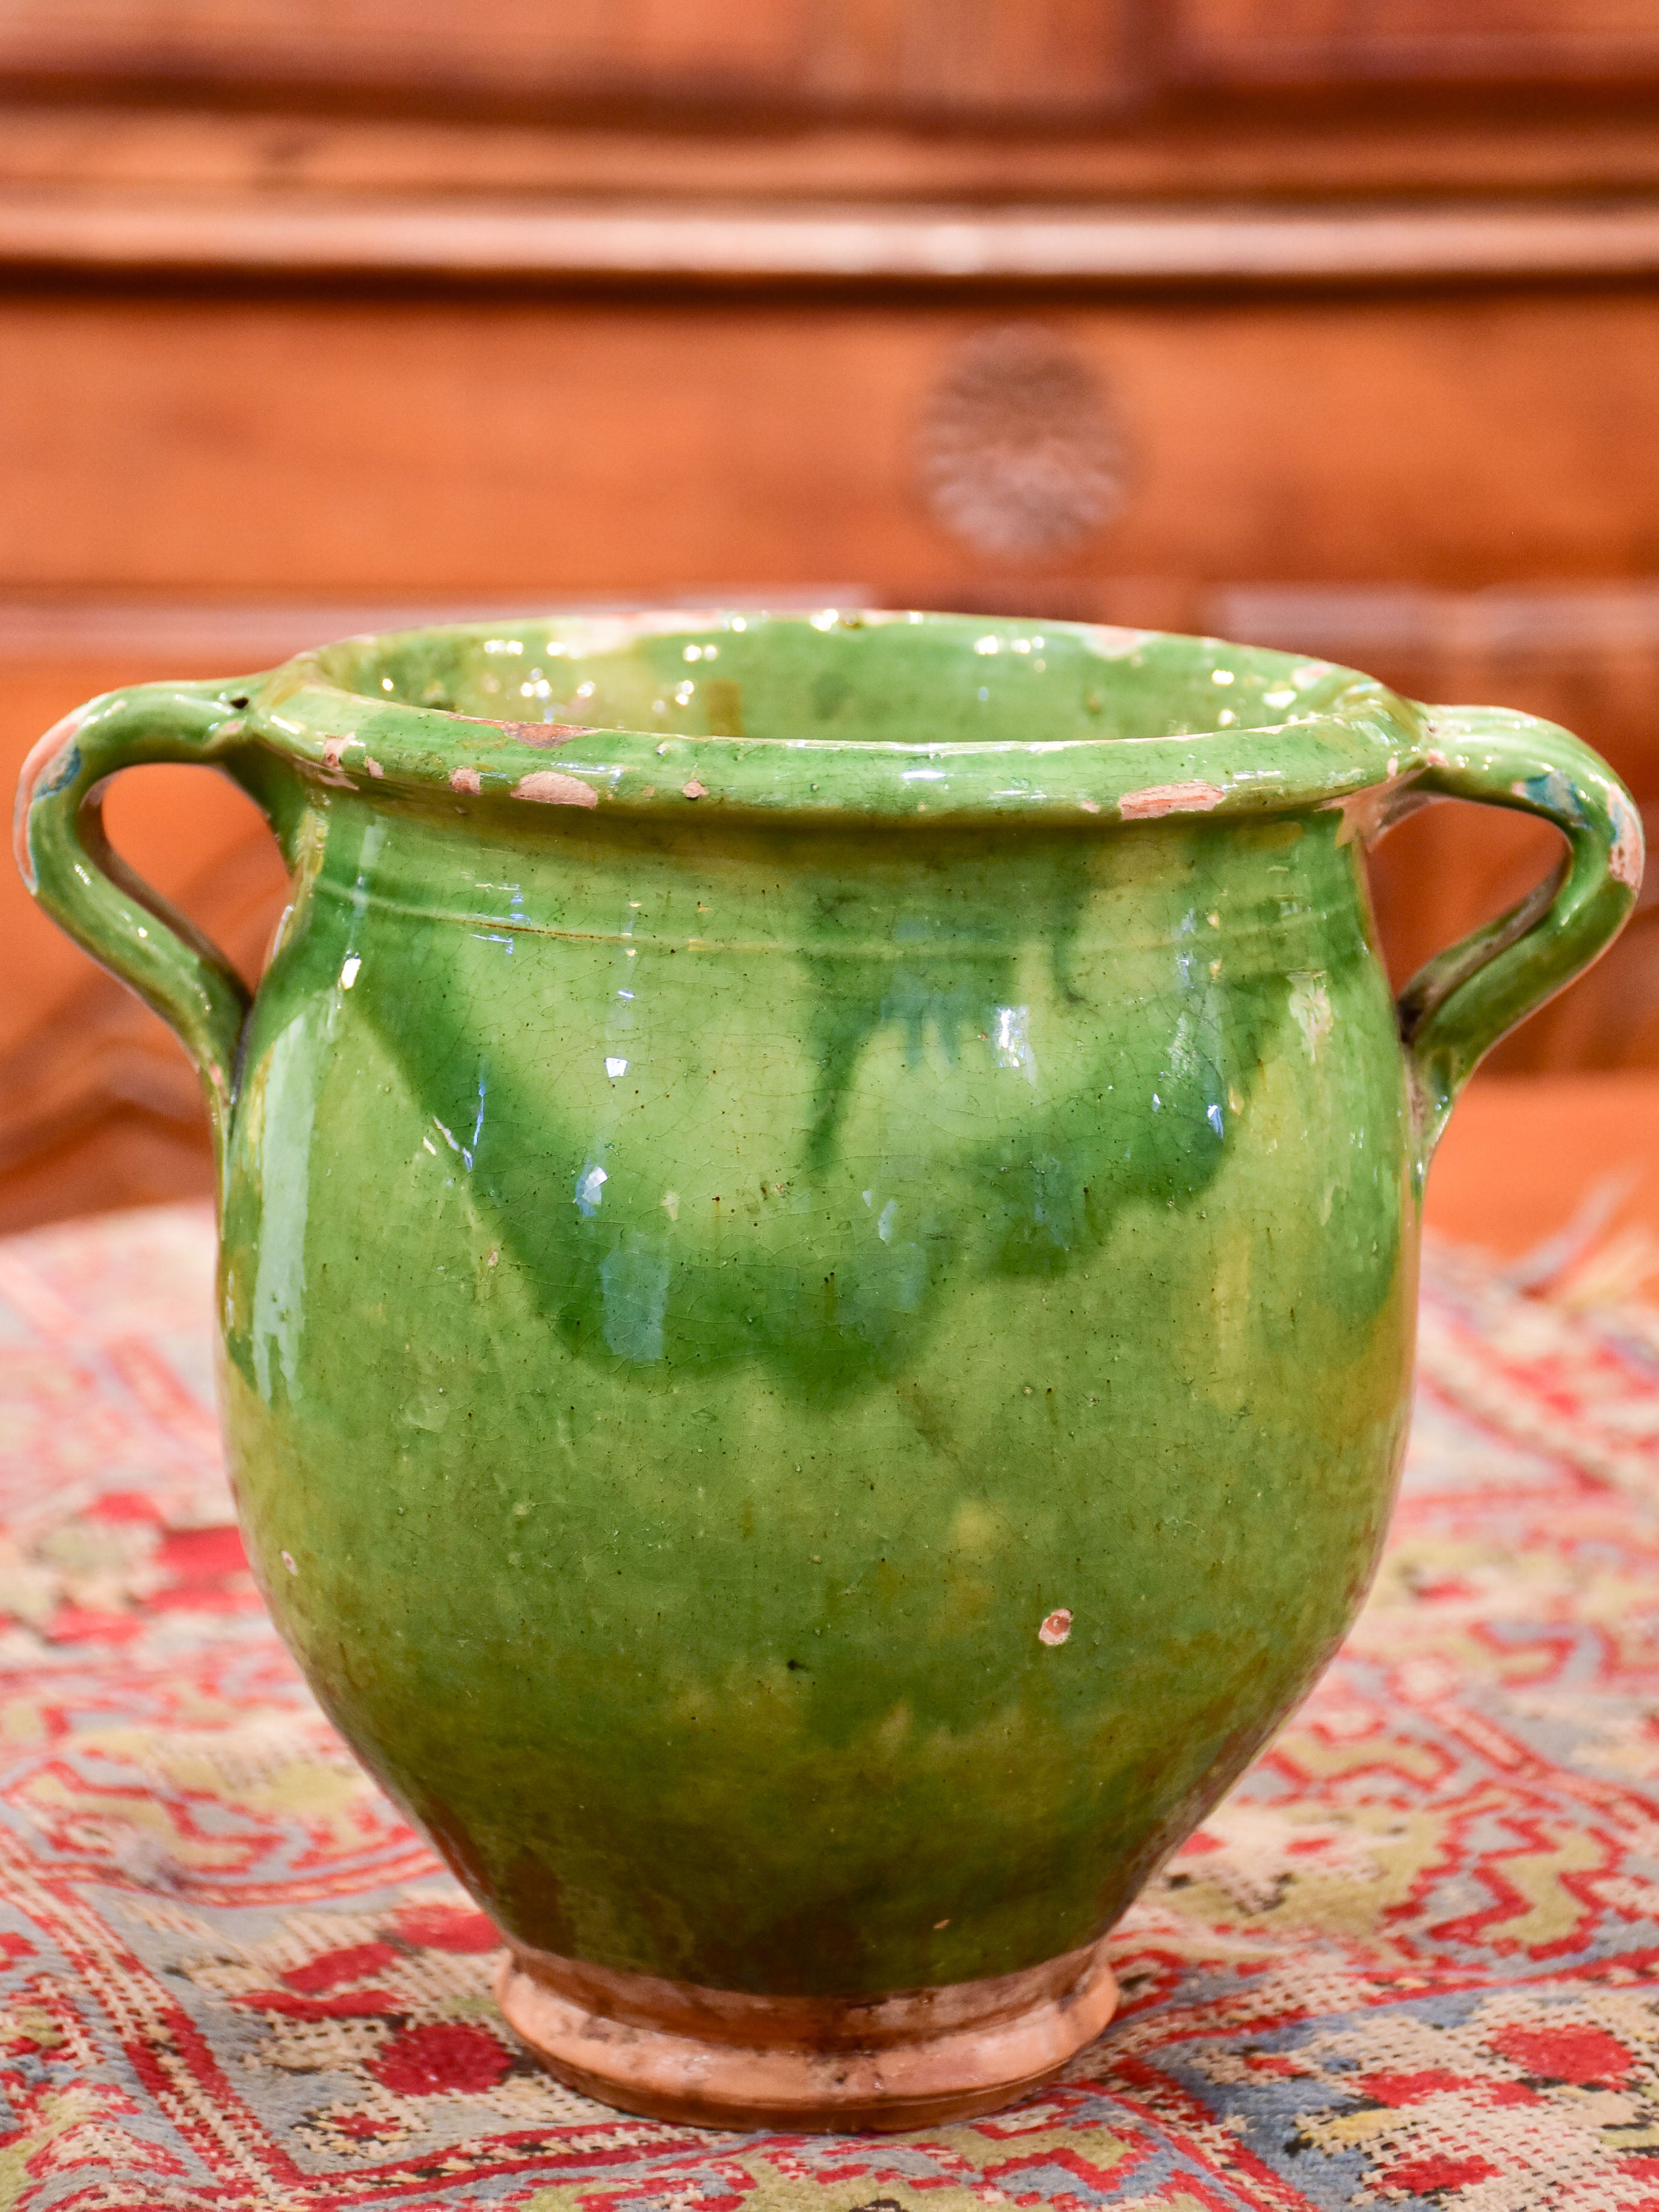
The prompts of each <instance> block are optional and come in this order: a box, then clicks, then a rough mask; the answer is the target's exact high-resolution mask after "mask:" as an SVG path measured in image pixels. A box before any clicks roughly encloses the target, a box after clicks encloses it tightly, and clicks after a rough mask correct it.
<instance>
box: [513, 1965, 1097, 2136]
mask: <svg viewBox="0 0 1659 2212" xmlns="http://www.w3.org/2000/svg"><path fill="white" fill-rule="evenodd" d="M495 1994H496V1996H497V1998H498V2000H499V2001H500V2003H501V2010H502V2012H503V2013H504V2014H505V2015H506V2016H507V2020H508V2021H509V2022H510V2023H511V2024H512V2026H513V2027H515V2028H516V2029H517V2030H518V2032H519V2033H520V2035H521V2036H522V2037H523V2038H524V2039H525V2041H526V2043H527V2044H528V2045H530V2047H531V2049H532V2051H534V2052H535V2054H536V2056H537V2057H538V2058H539V2059H540V2060H541V2061H542V2063H543V2064H544V2066H546V2067H547V2069H549V2071H550V2072H551V2073H553V2074H556V2075H557V2076H558V2078H559V2079H560V2081H564V2082H568V2084H569V2086H570V2087H572V2088H573V2089H580V2090H582V2091H583V2092H584V2093H586V2095H588V2096H590V2097H598V2098H600V2099H602V2100H603V2101H604V2102H605V2103H606V2104H608V2105H619V2106H622V2108H623V2111H624V2112H644V2113H647V2114H649V2115H650V2116H651V2117H652V2118H654V2119H664V2120H695V2121H697V2122H700V2123H701V2124H702V2125H704V2126H706V2127H716V2128H753V2127H774V2128H786V2129H791V2130H794V2129H854V2128H878V2129H886V2130H890V2129H896V2128H913V2127H930V2126H933V2125H934V2124H937V2123H939V2122H940V2121H943V2120H959V2119H964V2118H968V2117H969V2115H970V2114H972V2113H975V2112H993V2111H994V2110H995V2108H996V2107H997V2106H999V2105H1006V2104H1007V2103H1008V2102H1009V2101H1010V2100H1012V2099H1013V2098H1015V2097H1018V2096H1019V2095H1020V2094H1021V2093H1022V2092H1024V2090H1027V2089H1032V2088H1035V2087H1037V2085H1038V2084H1039V2083H1041V2082H1043V2081H1048V2078H1049V2077H1050V2075H1054V2074H1056V2073H1058V2071H1059V2070H1060V2068H1061V2067H1062V2066H1063V2065H1064V2064H1065V2063H1066V2060H1067V2059H1068V2058H1070V2057H1072V2056H1073V2053H1074V2052H1076V2051H1080V2050H1081V2049H1082V2048H1083V2046H1084V2045H1085V2043H1089V2042H1091V2041H1092V2040H1093V2039H1094V2038H1095V2037H1096V2036H1097V2035H1098V2034H1099V2033H1100V2031H1101V2029H1102V2028H1103V2027H1105V2025H1106V2023H1107V2021H1109V2020H1110V2018H1111V2016H1112V2015H1113V2013H1114V2012H1115V2010H1116V2008H1117V1984H1116V1983H1115V1981H1114V1980H1113V1978H1112V1972H1111V1969H1110V1967H1109V1966H1108V1965H1107V1964H1106V1960H1105V1954H1104V1951H1103V1948H1102V1946H1101V1945H1099V1944H1091V1946H1090V1947H1089V1948H1087V1949H1086V1950H1082V1951H1071V1952H1068V1953H1067V1954H1066V1956H1065V1957H1063V1958H1060V1959H1050V1960H1048V1962H1047V1964H1046V1965H1044V1966H1031V1967H1028V1968H1027V1969H1026V1970H1025V1971H1024V1972H1023V1973H1018V1974H1001V1975H998V1976H996V1977H995V1978H993V1979H989V1980H986V1981H979V1982H951V1983H948V1984H945V1987H943V1988H942V1989H933V1990H904V1991H902V1992H901V1993H900V1994H898V1995H897V1996H886V1997H870V1998H846V1997H770V1996H744V1995H741V1994H739V1993H738V1992H736V1991H734V1990H710V1989H702V1988H699V1987H697V1986H696V1984H692V1983H690V1982H665V1981H658V1980H656V1979H655V1978H653V1976H651V1975H648V1974H621V1973H613V1972H610V1971H609V1970H608V1969H606V1968H605V1967H603V1966H586V1965H585V1964H583V1962H582V1961H581V1960H577V1959H561V1958H556V1957H555V1956H554V1955H553V1954H551V1953H550V1952H546V1951H532V1950H529V1949H527V1948H520V1947H519V1946H517V1945H515V1946H514V1947H513V1953H512V1954H511V1955H510V1956H509V1958H508V1959H507V1962H506V1964H505V1965H504V1966H502V1968H501V1972H500V1975H499V1976H498V1978H497V1979H496V1984H495Z"/></svg>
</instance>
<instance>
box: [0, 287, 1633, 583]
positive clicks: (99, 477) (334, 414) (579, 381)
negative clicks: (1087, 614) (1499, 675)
mask: <svg viewBox="0 0 1659 2212" xmlns="http://www.w3.org/2000/svg"><path fill="white" fill-rule="evenodd" d="M996 319H997V317H996V315H995V313H994V311H993V312H991V313H985V312H981V313H973V312H971V311H964V310H963V309H961V308H949V307H927V306H925V305H918V304H916V303H915V302H907V301H896V302H893V303H891V304H885V303H884V304H882V305H880V306H879V307H876V306H873V305H872V306H860V305H858V304H856V303H854V304H845V303H836V302H825V303H822V304H818V305H811V304H803V303H799V302H793V303H792V302H790V301H787V300H785V301H779V300H776V299H775V298H766V297H757V298H756V299H754V300H752V301H749V302H747V303H744V305H742V306H741V307H732V306H731V305H729V304H726V303H716V302H696V301H680V302H676V303H669V302H663V303H661V304H650V303H639V302H635V303H629V304H606V303H604V302H596V301H587V302H583V301H579V300H564V301H548V302H545V303H534V302H524V303H513V302H508V301H499V300H483V301H477V302H475V303H473V304H471V305H470V306H469V307H468V308H467V309H466V310H465V312H454V311H452V310H451V309H450V308H448V307H446V306H444V305H443V304H441V303H436V302H432V301H413V300H403V301H398V300H385V301H379V302H374V303H368V302H353V301H306V300H299V299H283V298H240V299H238V298H229V299H216V300H208V299H202V298H177V299H171V300H169V299H165V298H161V297H150V296H132V297H128V298H109V297H103V298H97V297H83V298H65V297H58V296H47V295H39V296H34V297H30V296H27V295H21V294H17V293H14V294H13V295H11V296H10V297H9V298H5V299H0V413H3V417H4V419H5V421H6V422H7V424H8V451H7V457H6V463H5V491H4V496H3V498H0V587H5V588H11V589H30V590H36V591H40V590H51V589H54V588H58V587H66V588H72V589H76V590H115V591H122V592H133V591H135V590H137V591H155V592H178V591H186V592H189V591H195V592H208V593H215V594H219V595H234V594H236V593H248V592H352V593H366V592H384V593H387V594H392V593H414V594H418V595H421V596H424V597H428V598H429V597H430V596H431V595H432V592H433V586H434V582H435V580H436V579H441V580H442V584H443V587H444V589H445V590H446V591H447V592H448V593H450V594H452V595H465V596H471V597H476V596H478V595H479V594H481V593H489V592H499V591H501V590H503V589H505V590H507V591H510V592H513V594H515V595H522V594H523V593H524V592H526V590H529V591H532V592H535V593H537V594H538V595H540V596H556V597H570V596H575V597H590V596H593V595H597V594H611V593H623V594H626V595H629V596H641V595H643V596H647V597H650V596H663V595H666V596H669V597H678V596H681V595H682V594H683V593H684V592H686V591H688V590H697V591H703V590H715V591H718V590H719V589H720V586H723V585H726V586H729V585H730V584H731V583H732V580H745V579H746V580H750V581H751V582H752V581H754V580H773V581H775V582H778V583H781V584H789V583H795V584H802V583H805V582H807V581H809V580H815V579H816V578H818V577H822V576H823V575H826V574H842V575H851V576H860V575H862V576H866V577H874V578H876V579H878V580H884V581H885V582H886V583H887V584H889V585H892V586H898V585H901V584H904V583H905V582H906V581H907V580H908V583H909V584H910V585H911V586H914V585H915V583H916V582H917V580H927V581H928V583H929V584H930V586H931V585H937V586H939V587H940V588H945V587H950V588H952V589H953V590H954V589H964V590H971V589H973V588H974V587H975V586H977V585H978V584H979V583H980V582H981V580H982V579H981V576H980V574H979V572H978V570H977V568H976V567H975V564H974V562H971V561H970V560H969V558H968V557H967V556H965V555H964V554H963V551H962V550H961V549H960V548H958V547H956V546H954V545H953V544H952V542H951V539H950V538H949V536H948V534H947V533H946V532H945V531H944V529H943V527H942V526H940V525H939V524H938V523H936V522H934V521H933V520H932V519H931V517H930V514H929V513H928V510H927V507H926V506H925V505H924V503H923V501H922V499H921V494H920V490H919V488H918V480H917V464H916V447H915V441H916V436H917V428H918V424H919V422H920V421H921V416H922V413H923V410H924V409H925V407H926V405H927V400H928V397H929V395H930V393H931V392H933V390H934V389H935V387H936V386H937V384H938V382H939V379H940V378H941V377H942V376H943V375H945V374H946V373H947V371H948V368H949V366H950V363H951V361H952V359H953V357H954V355H955V351H956V349H957V348H958V347H959V346H960V345H961V344H962V343H963V342H964V341H965V340H966V339H967V338H968V337H969V336H970V335H971V334H972V333H974V332H975V331H978V330H982V329H984V328H985V327H987V325H988V324H994V322H995V321H996ZM1040 325H1041V327H1042V328H1044V329H1045V330H1047V331H1051V332H1052V333H1054V335H1055V336H1056V337H1058V338H1059V339H1060V340H1062V341H1064V342H1065V343H1067V344H1069V345H1071V346H1073V347H1074V348H1075V349H1077V350H1078V351H1079V354H1080V355H1081V356H1083V357H1084V358H1085V360H1086V361H1087V362H1088V363H1089V364H1090V365H1091V368H1092V369H1093V370H1094V372H1095V374H1096V375H1097V378H1098V380H1099V381H1100V382H1101V384H1102V385H1103V387H1104V389H1105V391H1106V392H1108V394H1109V395H1110V398H1111V399H1112V403H1113V404H1114V406H1115V410H1116V413H1117V416H1118V417H1119V420H1120V422H1121V430H1122V435H1123V439H1124V442H1125V445H1126V447H1127V452H1128V454H1129V456H1130V463H1131V471H1132V483H1131V486H1130V495H1129V497H1128V500H1127V505H1126V506H1125V507H1124V509H1123V512H1122V514H1121V519H1120V520H1118V522H1117V523H1116V524H1115V526H1113V528H1112V529H1111V531H1110V532H1108V533H1107V534H1106V535H1104V536H1103V537H1102V538H1099V539H1098V540H1097V541H1096V542H1094V543H1093V544H1091V545H1089V546H1088V547H1086V548H1085V549H1083V550H1080V551H1079V554H1078V555H1077V556H1075V558H1074V559H1073V561H1072V562H1071V563H1070V565H1069V567H1068V568H1067V570H1066V576H1067V577H1068V578H1069V580H1071V581H1072V582H1073V583H1075V584H1078V585H1079V586H1081V585H1085V584H1087V585H1090V586H1091V587H1093V586H1099V585H1103V584H1104V583H1105V582H1106V581H1108V580H1110V579H1111V578H1113V577H1115V576H1118V575H1123V574H1127V575H1131V576H1133V575H1137V574H1139V575H1146V576H1155V577H1156V576H1163V577H1172V578H1179V577H1183V576H1184V577H1190V578H1203V577H1205V576H1206V575H1208V576H1216V575H1222V576H1225V575H1228V574H1231V575H1236V576H1254V577H1257V578H1261V579H1262V580H1272V579H1273V578H1276V577H1277V578H1283V579H1286V580H1300V579H1302V578H1305V577H1306V576H1308V575H1310V574H1325V575H1335V576H1346V577H1348V578H1352V579H1355V580H1361V579H1367V578H1369V579H1376V580H1385V579H1389V578H1391V577H1395V576H1397V575H1398V574H1400V571H1401V562H1402V561H1406V560H1408V561H1409V562H1410V567H1411V570H1412V572H1413V574H1415V575H1416V576H1418V577H1420V578H1422V579H1424V580H1428V581H1431V582H1438V583H1442V584H1451V585H1463V584H1466V583H1468V582H1472V581H1474V580H1496V579H1498V578H1502V577H1504V576H1510V577H1528V576H1540V575H1541V576H1551V575H1554V576H1560V577H1570V576H1573V575H1579V576H1607V575H1618V574H1632V573H1635V574H1643V573H1647V572H1650V571H1659V524H1656V520H1655V518H1656V517H1659V435H1656V433H1659V385H1656V381H1655V379H1654V377H1653V374H1652V362H1653V360H1654V359H1655V358H1656V356H1659V298H1656V297H1654V296H1652V295H1648V294H1644V295H1627V296H1617V295H1577V296H1565V297H1559V298H1558V297H1551V296H1547V295H1510V296H1500V297H1493V298H1489V299H1485V300H1474V301H1471V300H1462V301H1455V300H1452V299H1437V298H1435V297H1432V296H1425V297H1420V298H1413V299H1409V300H1403V301H1399V302H1397V303H1389V302H1387V301H1375V300H1374V301H1364V300H1357V299H1347V300H1345V299H1342V298H1340V297H1335V298H1320V299H1313V300H1310V301H1307V302H1306V303H1305V304H1301V305H1295V306H1292V305H1290V304H1285V305H1282V306H1281V305H1279V304H1275V303H1272V302H1260V301H1256V302H1250V301H1245V302H1239V303H1237V304H1229V303H1226V302H1225V301H1220V302H1209V301H1206V302H1203V303H1194V304H1190V305H1187V306H1182V307H1176V306H1164V307H1154V306H1152V305H1144V306H1135V305H1131V304H1123V305H1106V304H1103V305H1100V306H1097V307H1079V306H1077V305H1075V304H1073V305H1065V306H1056V307H1055V308H1054V312H1053V313H1048V314H1045V315H1043V316H1042V318H1041V319H1040ZM1592 364H1593V368H1594V382H1593V386H1587V383H1586V377H1587V374H1588V372H1589V368H1590V366H1591V365H1592ZM1590 392H1593V398H1589V397H1587V396H1586V395H1587V393H1590ZM1055 574H1056V572H1052V571H1051V572H1043V571H1034V572H1032V575H1031V582H1032V585H1033V587H1035V584H1036V580H1038V578H1039V577H1041V578H1042V580H1043V581H1044V583H1045V587H1046V586H1047V585H1048V583H1050V582H1052V581H1054V580H1055Z"/></svg>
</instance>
